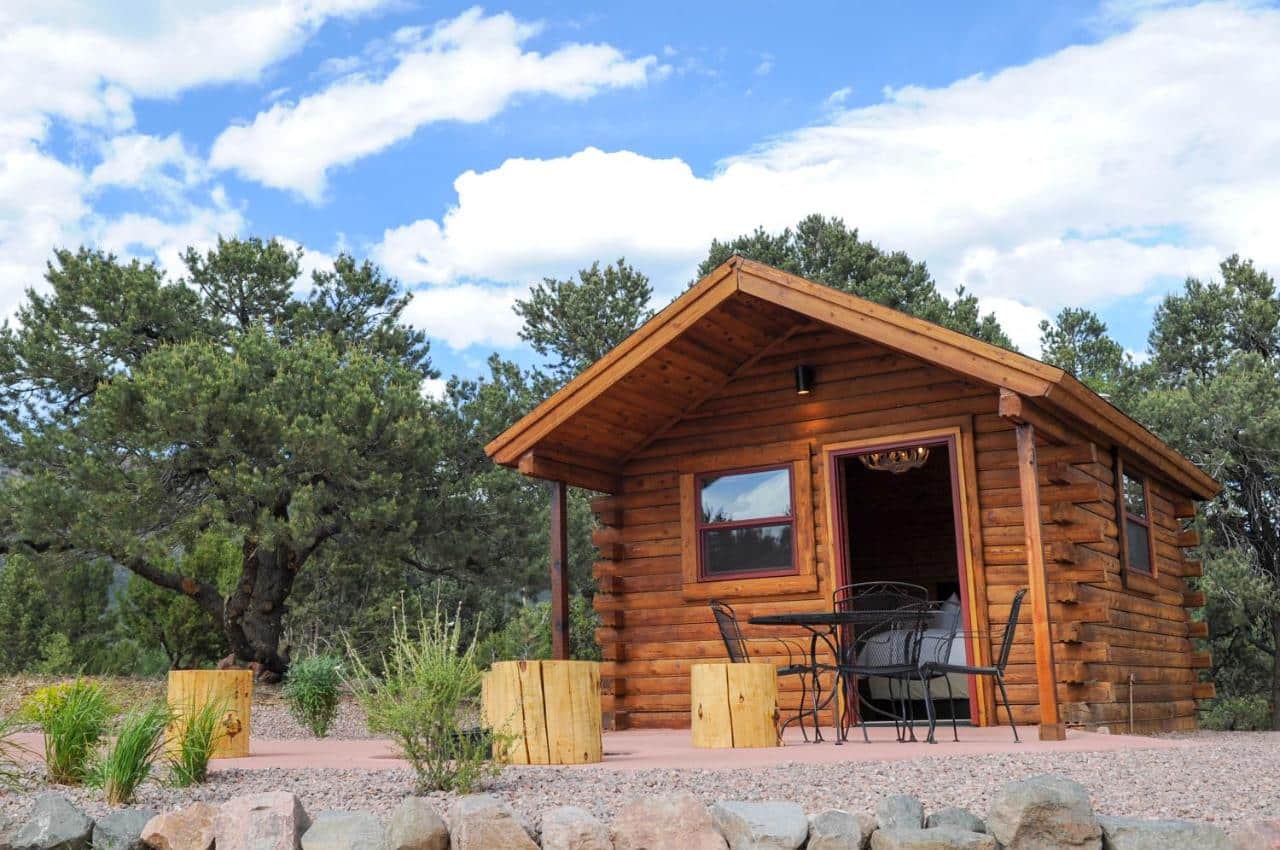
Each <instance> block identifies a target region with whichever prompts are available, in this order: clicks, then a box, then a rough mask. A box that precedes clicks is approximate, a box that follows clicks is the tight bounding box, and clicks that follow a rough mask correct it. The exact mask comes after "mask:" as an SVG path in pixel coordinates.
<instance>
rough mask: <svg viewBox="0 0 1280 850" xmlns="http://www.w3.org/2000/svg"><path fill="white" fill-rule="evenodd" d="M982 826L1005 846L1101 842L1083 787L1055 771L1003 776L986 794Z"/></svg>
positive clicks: (1068, 846)
mask: <svg viewBox="0 0 1280 850" xmlns="http://www.w3.org/2000/svg"><path fill="white" fill-rule="evenodd" d="M987 831H988V832H990V833H991V834H992V835H994V836H995V838H996V841H998V842H1000V845H1001V846H1002V847H1004V848H1005V850H1049V848H1055V850H1077V848H1079V850H1101V848H1102V829H1101V827H1099V826H1098V819H1097V818H1096V817H1094V814H1093V805H1092V804H1091V803H1090V802H1089V792H1088V791H1086V790H1085V789H1084V787H1083V786H1082V785H1080V784H1079V783H1076V782H1072V781H1071V780H1070V779H1066V778H1064V777H1061V776H1034V777H1032V778H1030V779H1022V780H1017V781H1015V782H1006V783H1005V784H1004V786H1002V787H1001V788H1000V790H999V791H997V792H996V795H995V799H994V800H992V803H991V814H990V815H988V816H987Z"/></svg>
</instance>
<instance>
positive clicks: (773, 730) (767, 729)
mask: <svg viewBox="0 0 1280 850" xmlns="http://www.w3.org/2000/svg"><path fill="white" fill-rule="evenodd" d="M690 696H691V699H692V706H693V711H692V717H691V720H690V722H691V727H692V731H693V745H694V746H695V747H709V748H729V747H777V746H781V743H782V742H781V740H780V738H779V737H778V673H777V670H776V669H775V668H774V666H773V665H772V664H723V663H721V664H694V665H693V666H692V668H691V670H690Z"/></svg>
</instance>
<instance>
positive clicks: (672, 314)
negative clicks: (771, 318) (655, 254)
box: [484, 263, 738, 466]
mask: <svg viewBox="0 0 1280 850" xmlns="http://www.w3.org/2000/svg"><path fill="white" fill-rule="evenodd" d="M733 272H734V269H733V266H732V265H731V264H730V263H725V264H723V265H721V266H720V267H718V268H717V269H716V270H715V271H713V272H711V274H709V275H707V276H706V277H705V278H703V279H702V280H701V281H699V282H698V283H697V285H695V286H693V287H691V288H690V289H689V290H688V291H686V292H685V293H684V294H683V295H681V296H680V297H679V298H677V299H676V300H675V301H672V302H671V303H670V304H668V305H667V306H666V307H665V308H663V309H662V310H661V311H660V312H659V313H658V314H657V315H655V316H654V317H653V318H652V319H650V320H649V321H647V322H645V323H644V325H642V326H641V327H640V329H639V330H637V331H636V332H635V333H633V334H632V335H631V336H629V337H627V338H626V339H625V340H623V341H622V342H621V343H619V344H618V346H617V347H616V348H614V349H613V350H612V351H610V352H609V353H608V354H606V355H605V356H604V357H601V358H600V359H599V360H597V361H596V362H595V363H593V364H592V365H591V366H589V367H588V368H587V369H586V370H585V371H584V372H583V373H582V374H581V375H579V376H578V377H576V378H574V379H573V380H572V381H570V382H569V383H567V384H565V385H564V386H563V387H561V388H560V389H559V390H557V391H556V392H555V393H554V394H552V396H551V397H550V398H548V399H547V400H546V401H544V402H542V404H540V405H538V406H537V407H535V408H534V409H533V410H531V411H530V412H529V413H527V414H526V415H525V416H524V417H523V418H521V419H520V420H519V421H518V422H516V423H515V424H514V425H512V426H511V427H510V428H508V429H507V430H506V431H503V432H502V433H501V434H499V435H498V436H497V437H495V438H494V439H493V440H492V441H490V443H489V444H488V445H487V446H485V447H484V450H485V453H486V454H488V455H489V456H490V457H491V458H493V459H494V460H496V461H498V462H499V463H502V464H505V465H507V466H510V465H512V464H514V463H516V462H518V460H519V456H520V455H521V454H523V453H524V451H525V448H523V447H524V446H527V445H531V444H532V443H535V442H537V440H538V439H540V438H541V437H543V436H545V435H546V434H547V433H548V432H549V431H550V430H551V429H552V428H554V427H555V426H556V425H557V424H559V423H560V422H562V421H563V420H565V419H567V418H568V417H570V416H572V415H573V414H574V413H577V412H578V411H579V410H581V409H582V408H583V407H584V406H586V404H587V403H588V402H590V401H591V400H592V399H594V398H595V397H596V396H598V395H599V394H600V393H601V392H603V391H604V390H605V389H606V388H607V387H608V386H609V384H610V383H612V382H613V381H615V380H617V379H618V378H620V377H622V375H625V374H626V373H627V372H629V371H630V370H631V369H632V368H634V367H635V366H637V365H638V364H639V363H640V362H641V361H643V360H644V359H645V358H646V357H647V356H648V355H649V353H650V352H652V351H654V350H656V349H658V348H661V347H662V346H663V345H665V344H666V343H667V342H668V341H670V340H672V339H674V338H675V337H677V336H679V335H680V333H682V332H683V331H684V330H686V329H687V328H688V327H689V326H690V325H692V324H693V323H694V322H696V321H697V320H698V319H700V318H702V317H703V316H704V315H706V314H707V313H708V312H710V311H711V310H713V309H715V307H716V306H717V305H719V304H720V303H721V302H723V301H724V300H725V299H726V298H729V297H730V296H732V295H733V293H735V292H737V291H738V286H737V280H736V279H735V275H734V274H733Z"/></svg>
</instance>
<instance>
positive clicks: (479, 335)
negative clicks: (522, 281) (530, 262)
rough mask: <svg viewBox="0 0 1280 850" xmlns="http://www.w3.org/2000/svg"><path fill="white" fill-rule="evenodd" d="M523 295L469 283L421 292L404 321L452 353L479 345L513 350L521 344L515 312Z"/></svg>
mask: <svg viewBox="0 0 1280 850" xmlns="http://www.w3.org/2000/svg"><path fill="white" fill-rule="evenodd" d="M523 292H524V290H523V289H521V288H519V287H503V288H498V289H495V288H492V287H483V286H477V285H475V284H468V283H463V284H458V285H456V286H441V287H431V288H429V289H419V290H417V291H416V292H414V294H413V300H411V301H410V302H409V306H408V307H406V308H405V312H404V317H405V320H406V321H407V322H409V323H410V324H412V325H413V326H414V327H417V328H421V329H422V330H424V331H426V332H427V333H428V334H429V335H430V336H431V337H432V338H433V339H440V340H444V342H445V344H447V345H448V346H449V347H450V348H453V349H463V348H468V347H470V346H472V345H478V344H483V345H496V346H498V347H501V348H514V347H515V346H516V345H518V344H519V343H520V320H519V318H517V317H516V314H515V311H514V310H513V309H512V308H513V307H514V306H515V302H516V298H518V297H519V296H520V295H522V294H523Z"/></svg>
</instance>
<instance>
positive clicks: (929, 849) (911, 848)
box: [871, 826, 1047, 850]
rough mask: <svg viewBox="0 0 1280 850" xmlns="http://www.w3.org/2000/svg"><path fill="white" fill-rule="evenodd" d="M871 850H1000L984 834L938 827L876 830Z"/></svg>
mask: <svg viewBox="0 0 1280 850" xmlns="http://www.w3.org/2000/svg"><path fill="white" fill-rule="evenodd" d="M1046 847H1047V846H1046ZM871 850H998V847H997V845H996V840H995V839H994V838H992V837H991V836H990V835H987V834H986V833H985V832H970V831H969V830H966V829H959V828H957V827H954V826H935V827H931V828H929V829H903V828H897V829H877V830H876V831H875V832H874V833H872V834H871Z"/></svg>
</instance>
